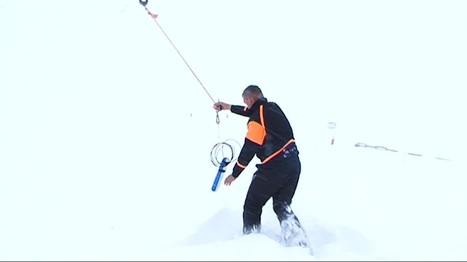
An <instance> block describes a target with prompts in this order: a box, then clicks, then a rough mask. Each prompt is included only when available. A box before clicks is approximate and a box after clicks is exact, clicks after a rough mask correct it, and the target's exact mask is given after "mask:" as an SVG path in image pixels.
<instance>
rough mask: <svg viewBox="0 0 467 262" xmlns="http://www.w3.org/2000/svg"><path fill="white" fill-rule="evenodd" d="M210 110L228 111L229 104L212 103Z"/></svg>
mask: <svg viewBox="0 0 467 262" xmlns="http://www.w3.org/2000/svg"><path fill="white" fill-rule="evenodd" d="M212 108H214V110H216V111H221V110H230V104H227V103H224V102H217V103H214V105H213V106H212Z"/></svg>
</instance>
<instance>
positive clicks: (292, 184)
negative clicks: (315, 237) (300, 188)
mask: <svg viewBox="0 0 467 262" xmlns="http://www.w3.org/2000/svg"><path fill="white" fill-rule="evenodd" d="M300 168H301V166H300V162H298V163H297V164H296V165H295V166H294V167H293V168H290V169H288V171H285V172H289V174H288V178H287V179H286V180H284V182H283V186H282V187H281V188H280V190H279V191H278V192H277V193H276V194H274V195H273V197H272V198H273V202H272V206H273V209H274V212H275V213H276V215H277V219H278V220H279V223H280V224H281V229H282V236H283V240H284V243H285V244H286V245H289V246H307V241H306V239H307V237H306V233H305V230H304V229H303V227H302V225H301V223H300V221H299V219H298V217H297V216H296V215H295V213H294V212H293V210H292V208H291V207H290V205H291V204H292V199H293V196H294V195H295V190H296V189H297V185H298V180H299V178H300V171H301V170H300Z"/></svg>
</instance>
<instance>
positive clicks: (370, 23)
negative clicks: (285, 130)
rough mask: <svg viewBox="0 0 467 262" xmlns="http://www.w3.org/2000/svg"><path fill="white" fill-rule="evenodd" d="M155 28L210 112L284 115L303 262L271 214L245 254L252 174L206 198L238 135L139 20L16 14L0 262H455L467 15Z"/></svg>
mask: <svg viewBox="0 0 467 262" xmlns="http://www.w3.org/2000/svg"><path fill="white" fill-rule="evenodd" d="M148 8H149V9H150V10H151V11H152V12H154V13H157V14H159V18H158V22H159V23H160V25H161V26H162V27H163V29H164V30H165V31H166V33H167V34H168V35H169V36H170V37H171V40H172V41H173V42H174V44H175V45H176V46H177V48H178V49H179V50H180V52H181V53H182V54H183V56H184V57H185V59H186V60H187V61H188V63H189V64H190V66H191V67H192V68H193V70H194V71H195V72H196V74H197V76H198V77H199V78H200V79H201V81H202V82H203V84H204V85H205V87H206V88H207V90H208V91H209V93H210V94H211V95H212V96H213V97H214V99H215V100H217V99H220V100H224V101H226V102H230V103H238V104H241V102H242V100H241V96H240V94H241V91H242V90H243V89H244V88H245V87H246V86H247V85H249V84H258V85H259V86H260V87H261V88H262V89H263V91H264V92H265V95H266V96H267V97H268V98H269V99H270V100H272V101H276V102H278V103H279V104H280V105H281V106H282V108H283V109H284V110H285V111H286V113H287V114H288V116H289V119H290V120H291V122H292V124H293V126H294V131H295V134H296V138H297V140H298V145H299V149H300V151H301V156H302V163H303V173H302V180H301V183H300V185H299V188H298V191H297V195H296V197H295V199H294V204H293V208H294V210H295V211H296V213H297V214H298V215H299V217H300V219H301V220H302V221H303V223H304V225H305V226H306V229H307V231H308V232H309V234H310V239H311V241H312V245H313V248H314V251H315V254H314V256H313V257H312V256H310V255H309V254H308V253H307V252H305V251H304V250H302V249H298V248H297V249H295V248H283V247H280V246H279V244H278V243H277V242H276V241H274V239H275V238H277V234H278V233H279V228H278V224H277V221H276V218H275V216H274V214H273V212H272V209H271V208H270V206H269V204H268V205H267V206H266V207H265V209H264V215H263V220H264V228H265V232H264V234H261V235H255V236H248V237H241V236H240V234H239V232H241V212H242V205H243V200H244V197H245V193H246V190H247V187H248V184H249V179H250V178H251V174H252V172H253V171H254V166H253V163H252V164H251V167H249V168H248V170H247V171H245V172H244V174H242V176H241V179H239V180H237V181H236V182H235V184H234V185H233V186H232V187H230V188H226V187H223V186H221V188H220V189H219V191H218V192H215V193H213V192H211V191H210V187H211V183H212V180H213V179H214V175H215V173H216V170H217V168H216V167H214V166H213V165H212V164H211V162H210V159H209V157H210V156H209V153H210V150H211V148H212V146H213V145H214V144H215V143H217V142H219V141H223V140H225V139H235V140H237V141H240V142H242V141H243V136H244V132H245V121H246V119H244V118H240V117H237V116H234V115H232V114H229V113H225V112H222V113H221V115H220V117H221V124H220V125H219V126H217V125H216V123H215V113H214V112H213V110H212V107H211V106H212V101H211V100H210V98H209V97H208V96H207V95H206V93H205V91H204V90H203V89H202V88H201V86H200V85H199V83H198V82H197V81H196V79H195V78H194V76H193V75H192V74H191V72H190V71H189V70H188V68H187V67H186V65H185V64H184V63H183V61H182V60H181V59H180V57H179V56H178V54H177V53H176V52H175V50H174V49H173V48H172V46H171V45H170V43H169V42H168V41H167V39H166V38H165V37H164V35H163V34H162V32H161V31H160V30H159V28H158V27H157V25H156V23H154V21H152V20H151V18H150V17H149V16H148V15H147V14H146V13H145V11H144V9H143V8H142V7H141V6H140V5H139V4H138V2H137V1H136V0H134V1H133V0H132V1H130V0H117V1H115V0H114V1H110V0H100V1H90V0H86V1H58V0H43V1H32V0H24V1H2V2H1V3H0V72H1V74H0V206H1V207H2V223H0V259H2V260H41V259H43V260H46V259H58V260H80V259H89V260H90V259H92V260H100V259H114V260H125V259H127V260H134V259H145V260H158V259H168V260H177V259H188V260H205V259H220V260H235V259H237V260H287V259H289V260H313V259H317V260H333V259H342V260H345V259H368V260H371V259H386V260H387V259H464V260H465V259H466V258H467V253H466V251H465V245H464V243H465V242H466V240H467V239H466V237H465V236H466V235H467V234H466V233H467V232H466V231H467V228H466V227H465V223H464V222H463V221H465V220H466V219H467V211H466V209H465V207H464V206H465V205H464V202H465V201H464V200H465V199H466V194H465V193H464V188H463V185H464V184H465V183H464V182H465V173H466V172H465V171H466V168H465V164H464V163H465V154H464V149H465V148H466V146H467V142H466V139H465V137H464V136H465V135H464V134H465V133H466V132H467V128H466V124H465V120H464V119H465V117H464V116H463V114H464V112H466V107H467V106H466V105H465V102H464V97H463V96H462V94H463V92H462V88H464V87H465V86H466V84H467V80H466V77H465V72H467V62H466V61H467V51H466V48H465V46H467V36H466V35H465V33H464V32H465V27H466V26H467V18H466V16H465V13H466V12H467V2H465V1H375V0H373V1H304V0H303V1H298V0H293V1H277V0H276V1H265V0H257V1H246V0H237V1H214V0H209V1H208V0H203V1H188V0H183V1H168V0H159V1H155V0H152V1H151V0H150V1H149V5H148ZM330 121H333V122H336V123H337V129H336V133H335V138H336V144H335V145H334V146H330V145H329V142H330V139H331V138H332V135H333V133H332V132H331V130H329V129H328V128H327V123H328V122H330ZM357 142H363V143H367V144H369V145H379V146H386V147H388V148H391V149H395V150H397V151H399V152H398V153H393V152H385V151H377V150H374V149H371V148H355V147H354V146H353V145H354V144H355V143H357ZM408 153H419V154H423V157H414V156H409V155H408ZM434 157H444V158H449V159H451V160H452V161H439V160H434ZM230 168H231V167H230ZM230 168H228V171H230Z"/></svg>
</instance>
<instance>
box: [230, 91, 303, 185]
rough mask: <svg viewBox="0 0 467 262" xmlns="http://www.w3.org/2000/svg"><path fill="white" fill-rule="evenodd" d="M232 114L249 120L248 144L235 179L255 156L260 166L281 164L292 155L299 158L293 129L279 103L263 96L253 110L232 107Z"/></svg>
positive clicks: (244, 148)
mask: <svg viewBox="0 0 467 262" xmlns="http://www.w3.org/2000/svg"><path fill="white" fill-rule="evenodd" d="M230 111H231V112H232V113H235V114H238V115H242V116H247V117H249V118H250V119H249V120H248V132H247V135H246V137H245V143H244V144H243V147H242V149H241V151H240V155H239V156H238V159H237V163H236V165H235V166H234V168H233V171H232V175H233V176H234V177H238V176H239V175H240V173H241V172H242V171H243V170H244V169H245V168H246V166H247V165H248V164H249V163H250V161H251V160H252V159H253V157H254V156H255V155H256V156H257V157H258V158H259V159H260V160H261V164H259V165H258V166H267V165H274V164H280V162H281V161H284V160H285V159H286V158H287V157H292V155H294V156H296V157H298V150H297V147H296V145H295V138H294V134H293V130H292V127H291V126H290V123H289V120H288V119H287V117H286V116H285V114H284V112H283V111H282V109H281V108H280V107H279V106H278V105H277V104H276V103H274V102H268V100H267V99H266V98H264V97H263V98H260V99H258V100H257V101H256V102H255V103H254V104H253V105H252V106H251V108H250V109H248V108H246V107H243V106H238V105H232V106H231V107H230ZM290 152H294V154H289V153H290Z"/></svg>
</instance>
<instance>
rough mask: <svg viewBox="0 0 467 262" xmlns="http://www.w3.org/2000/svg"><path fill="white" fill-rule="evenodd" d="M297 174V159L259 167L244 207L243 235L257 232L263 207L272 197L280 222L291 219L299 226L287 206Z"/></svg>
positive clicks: (298, 174)
mask: <svg viewBox="0 0 467 262" xmlns="http://www.w3.org/2000/svg"><path fill="white" fill-rule="evenodd" d="M300 172H301V163H300V160H299V158H298V156H296V157H292V158H289V159H287V160H285V161H281V162H279V163H276V164H268V165H265V166H261V165H258V170H257V171H256V172H255V174H254V175H253V179H252V181H251V184H250V187H249V189H248V193H247V196H246V199H245V204H244V206H243V233H245V234H249V233H251V232H255V231H259V230H260V228H261V213H262V210H263V206H264V205H265V204H266V202H267V201H268V200H269V199H270V198H271V197H272V201H273V203H272V205H273V209H274V212H275V213H276V215H277V218H278V219H279V222H282V221H283V220H285V219H290V218H292V219H294V220H295V221H296V223H297V224H298V225H299V221H298V218H297V217H296V216H295V214H294V213H293V211H292V209H291V207H290V205H291V204H292V198H293V196H294V194H295V190H296V188H297V184H298V180H299V178H300Z"/></svg>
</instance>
